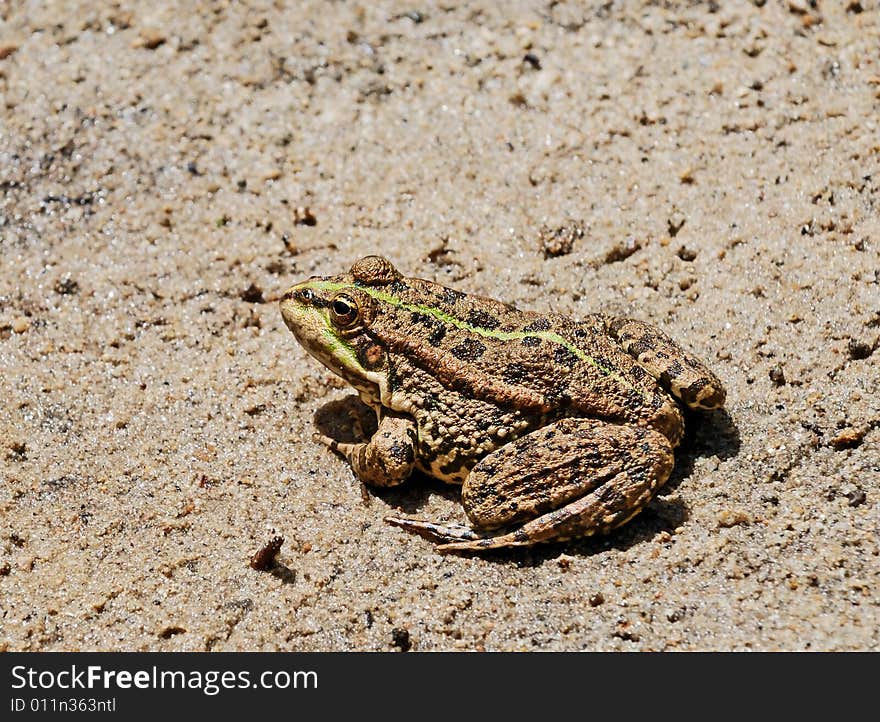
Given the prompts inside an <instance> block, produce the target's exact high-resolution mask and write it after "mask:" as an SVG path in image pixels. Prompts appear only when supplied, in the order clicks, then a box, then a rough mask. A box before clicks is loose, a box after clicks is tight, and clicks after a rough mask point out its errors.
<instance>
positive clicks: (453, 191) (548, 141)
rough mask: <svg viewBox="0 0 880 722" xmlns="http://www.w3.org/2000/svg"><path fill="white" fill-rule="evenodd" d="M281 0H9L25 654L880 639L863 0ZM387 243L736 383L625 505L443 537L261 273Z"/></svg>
mask: <svg viewBox="0 0 880 722" xmlns="http://www.w3.org/2000/svg"><path fill="white" fill-rule="evenodd" d="M284 5H285V4H284V3H283V2H280V1H278V2H263V3H260V2H253V3H249V4H245V3H226V2H200V3H196V2H193V3H189V4H186V7H188V8H189V10H186V11H183V10H179V9H176V7H177V6H178V3H172V2H164V1H161V0H158V1H156V2H151V3H134V2H132V3H124V2H119V3H103V4H101V3H92V2H82V3H79V4H75V3H73V2H36V1H34V2H21V1H19V2H12V3H5V4H2V5H0V15H2V25H0V57H2V59H0V122H2V125H0V189H2V201H0V253H2V257H0V370H2V376H0V394H2V397H3V400H2V406H0V602H2V610H0V648H5V649H10V650H22V649H25V650H59V649H60V650H71V649H101V650H184V649H186V650H206V649H207V650H210V649H214V650H275V649H279V650H284V649H287V650H327V649H329V650H394V649H407V648H411V649H412V650H451V649H468V650H483V649H485V650H580V649H598V650H673V649H678V650H694V649H716V650H717V649H722V650H724V649H735V650H742V649H765V650H766V649H770V650H773V649H814V650H816V649H819V650H853V649H874V650H876V649H878V648H880V631H878V630H880V557H878V554H880V545H878V535H877V531H878V528H880V495H878V494H880V491H878V483H877V482H878V477H880V474H878V471H880V443H878V441H880V401H878V393H877V388H878V383H880V351H878V340H880V285H878V283H880V278H878V276H880V272H878V268H880V251H878V249H880V218H878V211H880V208H878V201H880V166H878V158H880V141H878V138H880V134H878V128H877V124H878V118H880V115H878V110H880V51H878V47H880V11H878V7H877V3H876V2H874V1H873V0H868V2H865V1H864V0H862V1H861V2H845V1H841V2H826V1H824V0H823V1H822V2H818V3H817V2H806V1H800V0H799V1H794V0H789V1H787V2H783V1H780V0H766V1H765V2H761V1H759V0H754V1H753V2H719V3H713V2H708V3H693V2H680V3H679V2H584V3H554V2H545V3H541V2H519V3H507V4H506V9H505V10H504V11H503V12H500V11H498V10H497V9H495V8H494V7H493V4H492V3H471V4H468V5H464V4H462V5H460V6H459V5H456V4H455V3H444V2H436V3H435V2H429V1H427V0H426V1H425V2H419V3H401V4H396V3H391V2H383V3H366V2H364V3H360V4H357V3H342V2H332V3H327V2H324V0H316V1H315V2H300V3H293V2H291V3H288V4H287V6H286V7H285V6H284ZM377 252H381V253H383V254H385V255H387V256H389V257H390V258H392V259H393V260H394V262H395V264H396V265H397V266H398V267H399V268H400V269H401V270H403V271H404V272H405V273H407V274H408V275H417V276H422V277H426V278H431V279H435V280H437V281H439V282H441V283H445V284H447V285H452V286H454V287H456V288H460V289H462V290H465V291H472V292H479V293H483V294H487V295H491V296H495V297H498V298H502V299H504V300H506V301H510V302H513V303H516V304H517V305H519V306H521V307H523V308H534V309H538V310H547V309H552V310H555V311H559V312H563V313H567V314H571V315H573V316H578V315H582V314H586V313H589V312H592V311H603V312H609V313H622V314H629V315H633V316H636V317H639V318H643V319H646V320H649V321H651V322H654V323H656V324H658V325H660V326H662V327H663V328H664V329H666V330H667V331H668V332H669V333H670V334H671V335H672V336H673V337H675V338H676V339H677V340H679V341H680V342H681V343H683V344H684V345H686V346H687V347H689V348H690V349H692V350H693V351H694V352H695V353H697V354H698V355H700V356H702V357H703V358H704V359H706V361H707V362H709V364H710V366H711V367H712V368H713V369H714V370H715V371H716V372H717V374H718V375H719V376H720V377H721V378H722V379H723V380H724V382H725V384H726V385H727V388H728V392H729V397H728V403H727V413H726V414H725V413H716V414H713V415H709V416H703V417H700V416H694V417H692V418H689V420H688V421H689V435H688V438H687V440H686V442H685V444H684V446H683V447H682V448H681V449H680V450H679V452H678V454H677V464H676V470H675V472H674V473H673V478H672V479H671V481H670V483H669V484H668V485H667V487H666V489H665V490H664V491H663V492H662V493H661V495H660V496H659V497H658V498H657V499H656V500H655V501H654V502H652V504H651V506H650V507H649V508H648V510H647V511H646V512H645V513H643V514H642V515H641V516H640V517H638V518H637V519H635V520H634V521H633V522H631V523H630V524H628V525H627V526H626V527H625V528H623V529H621V530H619V531H618V532H616V533H614V534H613V535H611V536H609V537H606V538H602V539H594V540H588V541H582V542H578V543H569V544H555V545H547V546H543V547H538V548H534V549H531V550H523V551H512V552H506V553H498V554H494V555H492V556H489V557H486V558H459V557H442V556H439V555H437V554H436V553H434V552H433V550H432V547H431V545H430V544H429V543H428V542H426V541H424V540H422V539H419V538H417V537H412V536H409V535H406V534H404V533H403V532H401V531H400V530H398V529H394V528H391V527H389V526H387V525H385V524H384V523H383V522H382V518H383V516H384V515H385V514H388V513H401V512H403V513H406V514H410V515H413V516H418V517H421V518H429V519H435V520H446V521H463V520H464V516H463V513H462V511H461V509H460V507H459V505H458V502H457V494H456V492H455V490H454V489H452V488H445V487H444V486H443V485H442V484H439V483H437V482H432V481H431V480H428V479H425V478H415V479H413V480H411V482H409V483H408V484H407V485H406V486H405V487H404V488H402V489H399V490H395V491H390V492H383V493H381V494H377V495H375V496H374V497H373V499H372V503H370V504H369V505H366V506H365V505H364V504H363V502H362V500H361V495H360V492H359V489H358V486H357V484H356V483H355V481H354V479H353V477H352V474H351V471H350V470H349V468H348V466H347V465H346V464H345V463H344V462H343V461H341V460H339V459H338V458H336V457H335V456H333V455H332V454H331V453H329V452H328V451H327V450H326V449H325V448H324V447H322V446H320V445H319V444H317V443H315V442H314V441H313V439H312V435H313V432H314V430H315V419H314V417H315V414H316V412H319V411H320V410H321V409H324V412H323V413H327V409H326V408H325V407H326V406H327V404H328V403H331V402H337V401H339V400H340V399H343V400H344V399H345V398H346V397H347V396H348V395H349V390H347V389H346V388H345V387H344V386H343V385H342V384H341V382H339V381H338V380H336V379H335V377H333V376H332V375H331V374H330V372H329V371H327V370H325V369H324V368H323V367H320V366H319V365H318V364H317V363H316V362H314V361H313V360H312V359H311V358H309V357H308V356H307V355H306V354H305V352H304V351H303V350H302V349H301V348H300V347H299V346H298V345H297V344H296V343H295V341H294V339H293V337H292V336H291V335H290V333H289V332H288V331H287V329H286V328H285V327H284V325H283V323H282V320H281V317H280V314H279V311H278V306H277V303H276V301H277V299H278V297H279V294H280V293H281V292H282V291H283V290H284V289H285V288H286V287H287V286H289V285H290V284H291V283H293V282H294V281H296V280H299V279H302V278H304V277H307V276H310V275H313V274H321V275H326V274H335V273H339V272H341V271H344V270H346V269H347V268H348V267H349V266H350V265H351V263H352V261H354V260H355V259H356V258H358V257H360V256H362V255H366V254H370V253H377ZM333 408H334V407H333V406H331V407H330V409H331V410H332V409H333ZM319 416H320V414H319ZM272 529H276V530H278V532H279V533H280V534H282V535H283V536H284V538H285V542H284V545H283V546H282V549H281V552H280V554H279V556H278V561H279V565H278V566H277V567H276V568H275V569H274V570H273V571H266V572H259V571H255V570H253V569H251V568H250V566H249V560H250V558H251V555H252V554H253V553H254V552H256V551H257V550H258V549H259V548H260V547H261V546H262V545H263V544H265V543H266V541H267V540H268V539H269V538H270V537H271V535H272Z"/></svg>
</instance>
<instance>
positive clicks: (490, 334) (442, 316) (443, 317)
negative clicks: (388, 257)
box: [300, 281, 644, 397]
mask: <svg viewBox="0 0 880 722" xmlns="http://www.w3.org/2000/svg"><path fill="white" fill-rule="evenodd" d="M300 288H314V289H315V290H319V291H329V292H331V293H332V292H336V291H345V290H347V289H352V290H357V291H362V292H363V293H366V294H367V295H368V296H372V297H373V298H375V299H376V300H377V301H381V302H382V303H387V304H390V305H392V306H394V307H395V308H401V309H403V310H404V311H410V312H411V313H422V314H425V315H426V316H430V317H431V318H435V319H437V320H438V321H440V322H442V323H445V324H448V325H450V326H455V327H456V328H460V329H462V330H463V331H468V332H470V333H473V334H476V335H477V336H482V337H484V338H495V339H498V340H499V341H521V340H522V339H524V338H526V337H534V338H540V339H542V340H543V341H549V342H550V343H555V344H558V345H559V346H562V347H563V348H565V349H568V350H569V351H570V352H571V353H572V354H574V355H575V356H576V357H577V358H579V359H580V360H581V361H583V362H584V363H588V364H590V365H591V366H593V367H594V368H596V369H598V370H599V371H600V372H602V374H603V375H605V376H607V377H608V378H611V379H614V380H615V381H617V382H618V383H620V384H622V385H623V386H626V387H627V388H629V389H632V390H633V391H636V392H637V393H638V394H640V395H641V396H643V397H644V393H643V392H642V391H641V390H640V389H637V388H636V387H635V386H633V385H632V384H631V383H630V382H629V381H627V380H626V379H625V378H623V377H622V376H620V374H618V373H617V372H616V371H614V370H613V369H610V368H608V367H607V366H605V365H603V364H601V363H599V362H598V361H596V359H594V358H593V357H592V356H589V355H588V354H586V353H584V352H583V351H582V350H581V349H580V348H578V347H577V346H575V345H574V344H573V343H571V342H570V341H568V340H567V339H565V338H563V337H562V336H560V335H559V334H558V333H554V332H553V331H498V330H496V329H492V328H483V327H482V326H473V325H471V324H469V323H467V322H466V321H462V320H461V319H460V318H456V317H455V316H451V315H449V314H448V313H446V312H445V311H441V310H440V309H438V308H434V307H433V306H422V305H420V304H418V303H408V302H407V301H404V300H403V299H401V298H398V297H397V296H394V295H392V294H390V293H386V292H385V291H382V290H380V289H378V288H372V287H370V286H353V285H351V284H346V283H333V282H331V281H313V282H312V283H304V284H302V285H301V286H300Z"/></svg>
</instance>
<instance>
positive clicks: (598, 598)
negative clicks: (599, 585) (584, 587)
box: [589, 592, 605, 607]
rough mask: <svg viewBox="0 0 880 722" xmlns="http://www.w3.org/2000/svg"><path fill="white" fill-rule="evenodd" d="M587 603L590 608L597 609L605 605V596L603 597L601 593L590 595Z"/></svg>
mask: <svg viewBox="0 0 880 722" xmlns="http://www.w3.org/2000/svg"><path fill="white" fill-rule="evenodd" d="M589 602H590V606H591V607H598V606H599V605H600V604H604V603H605V595H603V594H602V592H596V593H595V594H592V595H590V599H589Z"/></svg>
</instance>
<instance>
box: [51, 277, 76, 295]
mask: <svg viewBox="0 0 880 722" xmlns="http://www.w3.org/2000/svg"><path fill="white" fill-rule="evenodd" d="M77 291H79V284H78V283H77V282H76V281H74V280H73V279H72V278H70V276H65V277H64V278H60V279H58V281H57V282H56V283H55V293H57V294H60V295H62V296H69V295H71V294H73V293H76V292H77Z"/></svg>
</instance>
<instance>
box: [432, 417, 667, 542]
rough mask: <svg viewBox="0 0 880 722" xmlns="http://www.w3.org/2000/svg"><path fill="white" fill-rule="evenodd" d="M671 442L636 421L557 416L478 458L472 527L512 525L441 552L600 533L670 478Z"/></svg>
mask: <svg viewBox="0 0 880 722" xmlns="http://www.w3.org/2000/svg"><path fill="white" fill-rule="evenodd" d="M672 466H673V456H672V447H671V446H670V444H669V441H668V440H667V439H666V437H664V436H663V435H662V434H659V433H658V432H656V431H654V430H652V429H647V428H641V427H637V426H629V425H619V424H610V423H605V422H602V421H595V420H591V419H574V418H571V419H561V420H560V421H557V422H556V423H555V424H551V425H550V426H547V427H544V428H542V429H539V430H538V431H536V432H534V433H532V434H529V435H528V436H525V437H522V438H520V439H517V440H516V441H514V442H513V443H511V444H508V445H507V446H505V447H503V448H501V449H499V450H498V451H496V452H495V453H493V454H490V455H489V456H487V457H486V458H485V459H483V460H482V461H481V462H480V463H479V464H477V466H475V467H474V469H473V470H472V471H471V474H470V476H468V479H467V481H466V482H465V486H464V488H463V489H462V503H463V504H464V507H465V511H466V512H467V514H468V517H469V518H470V520H471V522H472V523H473V524H474V526H475V527H476V528H478V529H479V528H482V529H490V528H496V527H499V526H510V525H511V524H516V523H518V522H522V521H524V520H527V519H530V520H529V521H525V523H524V524H522V526H520V527H519V528H518V529H516V530H514V531H512V532H510V533H507V534H501V535H499V536H495V537H487V538H484V539H480V540H475V541H464V542H461V543H452V544H447V545H445V546H443V547H441V549H442V550H443V551H455V550H479V549H489V548H498V547H509V546H528V545H530V544H536V543H538V542H542V541H551V540H563V539H569V538H574V537H581V536H589V535H591V534H595V533H606V532H608V531H610V530H611V529H613V528H614V527H616V526H619V525H620V524H623V523H624V522H626V521H628V520H629V519H631V518H632V517H633V516H635V515H636V514H637V513H638V512H639V511H640V510H641V509H642V508H643V507H644V506H645V504H647V503H648V501H650V499H651V497H652V496H653V495H654V493H655V492H656V491H657V489H659V488H660V487H661V486H662V485H663V484H664V483H665V482H666V480H667V479H668V478H669V474H670V472H671V471H672Z"/></svg>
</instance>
